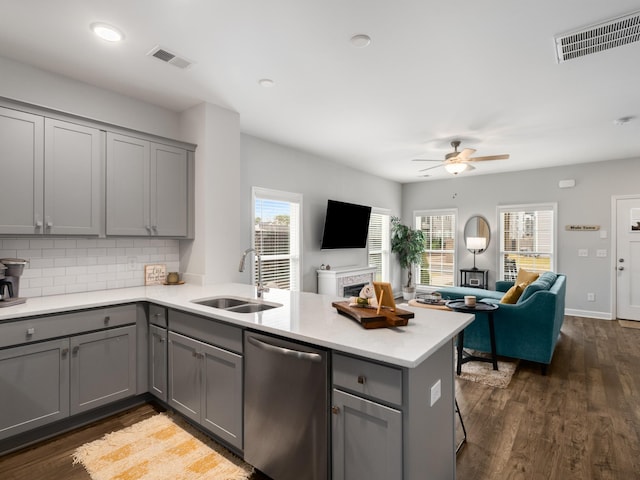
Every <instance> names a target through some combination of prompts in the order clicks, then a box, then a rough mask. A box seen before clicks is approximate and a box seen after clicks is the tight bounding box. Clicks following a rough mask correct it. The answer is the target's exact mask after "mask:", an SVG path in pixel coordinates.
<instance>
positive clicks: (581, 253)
mask: <svg viewBox="0 0 640 480" xmlns="http://www.w3.org/2000/svg"><path fill="white" fill-rule="evenodd" d="M578 256H579V257H588V256H589V250H588V249H586V248H579V249H578Z"/></svg>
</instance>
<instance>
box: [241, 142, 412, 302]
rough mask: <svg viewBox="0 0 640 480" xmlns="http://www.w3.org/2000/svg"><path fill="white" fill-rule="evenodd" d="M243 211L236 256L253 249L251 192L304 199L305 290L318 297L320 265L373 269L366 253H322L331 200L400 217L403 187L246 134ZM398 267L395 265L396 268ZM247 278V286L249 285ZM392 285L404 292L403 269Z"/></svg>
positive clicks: (359, 250) (338, 251) (243, 152)
mask: <svg viewBox="0 0 640 480" xmlns="http://www.w3.org/2000/svg"><path fill="white" fill-rule="evenodd" d="M241 158H242V171H241V187H240V193H239V195H240V206H241V212H240V213H241V222H240V234H241V242H240V245H239V246H238V248H236V252H237V255H236V256H237V260H239V259H240V254H241V253H242V250H243V249H244V248H246V247H248V246H249V245H250V242H251V231H250V227H251V226H252V225H253V222H252V220H251V187H253V186H256V187H263V188H271V189H275V190H284V191H287V192H295V193H301V194H302V195H303V201H302V202H303V212H302V216H303V225H302V235H303V249H302V250H303V257H302V287H301V289H302V290H304V291H307V292H316V291H317V276H316V275H317V274H316V270H317V269H318V268H319V267H320V265H321V264H323V263H324V264H325V265H327V264H328V265H331V266H333V267H338V266H347V265H368V259H367V250H366V248H362V249H349V250H320V241H321V239H322V230H323V228H324V217H325V210H326V208H327V200H328V199H332V200H340V201H345V202H351V203H359V204H361V205H369V206H372V207H379V208H387V209H389V210H390V211H391V214H392V215H400V211H401V210H400V209H401V195H402V187H401V185H400V184H399V183H396V182H392V181H390V180H385V179H382V178H380V177H376V176H374V175H371V174H368V173H365V172H361V171H358V170H354V169H352V168H349V167H346V166H344V165H341V164H338V163H335V162H333V161H331V160H329V159H326V158H322V157H319V156H317V155H313V154H311V153H308V152H304V151H300V150H296V149H294V148H289V147H286V146H283V145H278V144H275V143H271V142H268V141H266V140H263V139H260V138H256V137H253V136H251V135H245V134H243V135H242V137H241ZM393 263H395V262H393ZM247 275H248V274H245V277H244V281H245V282H248V281H249V277H248V276H247ZM392 284H393V286H394V290H398V291H399V290H400V276H399V269H398V268H397V267H394V265H392Z"/></svg>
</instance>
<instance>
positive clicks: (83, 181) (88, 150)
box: [44, 118, 104, 235]
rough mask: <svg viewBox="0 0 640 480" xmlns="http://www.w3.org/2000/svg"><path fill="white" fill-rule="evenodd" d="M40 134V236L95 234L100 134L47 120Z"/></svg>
mask: <svg viewBox="0 0 640 480" xmlns="http://www.w3.org/2000/svg"><path fill="white" fill-rule="evenodd" d="M44 132H45V133H44V134H45V137H44V147H45V150H44V159H45V161H44V205H45V208H44V233H50V234H59V235H98V234H99V233H100V225H101V223H102V216H101V212H102V205H103V202H102V198H103V193H102V187H101V181H102V178H103V162H102V154H103V151H104V147H103V145H104V140H103V133H102V132H101V131H100V130H97V129H95V128H89V127H84V126H82V125H75V124H72V123H68V122H62V121H60V120H54V119H50V118H46V119H45V123H44Z"/></svg>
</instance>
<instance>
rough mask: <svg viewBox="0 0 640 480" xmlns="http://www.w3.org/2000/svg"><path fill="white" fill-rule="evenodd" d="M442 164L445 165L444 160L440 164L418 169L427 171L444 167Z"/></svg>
mask: <svg viewBox="0 0 640 480" xmlns="http://www.w3.org/2000/svg"><path fill="white" fill-rule="evenodd" d="M442 165H444V164H443V163H442V162H440V165H434V166H433V167H427V168H422V169H420V170H418V171H419V172H426V171H427V170H433V169H434V168H440V167H442Z"/></svg>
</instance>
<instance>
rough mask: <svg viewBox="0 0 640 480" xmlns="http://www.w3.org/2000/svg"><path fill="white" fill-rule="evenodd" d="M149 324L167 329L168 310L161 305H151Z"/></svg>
mask: <svg viewBox="0 0 640 480" xmlns="http://www.w3.org/2000/svg"><path fill="white" fill-rule="evenodd" d="M149 323H151V324H152V325H158V326H159V327H164V328H167V309H166V308H165V307H161V306H160V305H154V304H153V303H151V304H150V305H149Z"/></svg>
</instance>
